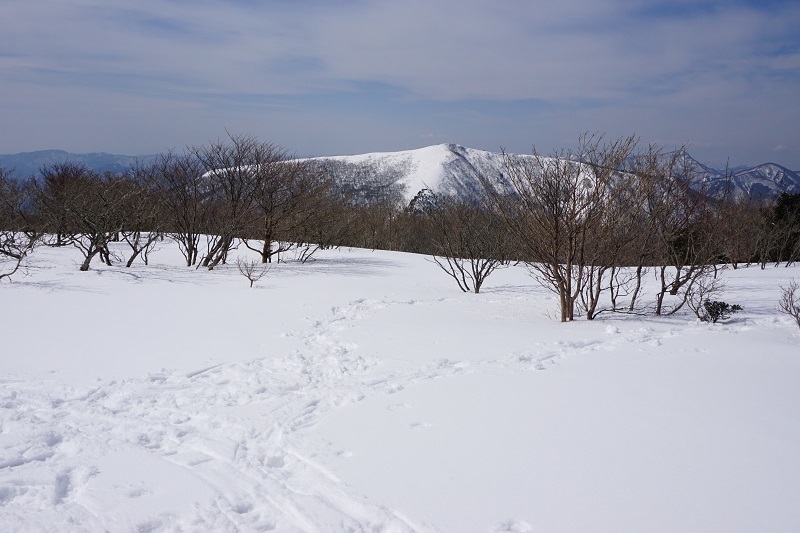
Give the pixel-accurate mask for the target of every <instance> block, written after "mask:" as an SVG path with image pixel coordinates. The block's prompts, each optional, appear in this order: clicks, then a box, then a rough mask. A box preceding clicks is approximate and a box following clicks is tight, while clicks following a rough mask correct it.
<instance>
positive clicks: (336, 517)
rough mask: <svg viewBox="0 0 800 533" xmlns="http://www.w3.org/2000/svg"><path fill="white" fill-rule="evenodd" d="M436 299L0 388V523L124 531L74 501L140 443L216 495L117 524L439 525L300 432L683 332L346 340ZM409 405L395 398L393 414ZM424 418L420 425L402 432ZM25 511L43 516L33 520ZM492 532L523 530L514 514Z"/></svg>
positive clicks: (243, 527)
mask: <svg viewBox="0 0 800 533" xmlns="http://www.w3.org/2000/svg"><path fill="white" fill-rule="evenodd" d="M436 301H438V300H431V301H428V302H425V301H420V300H416V301H413V300H412V301H388V300H381V301H378V300H364V299H362V300H356V301H353V302H351V303H350V304H348V305H346V306H343V307H334V308H332V309H331V312H330V315H329V316H326V317H323V318H320V319H310V321H311V326H310V327H308V328H307V329H305V330H303V331H300V332H295V333H288V334H287V335H291V336H296V337H300V338H301V340H302V343H303V348H301V349H298V350H296V351H294V352H292V353H290V354H288V355H287V356H285V357H265V358H259V359H254V360H251V361H248V362H242V363H231V364H221V365H216V366H211V367H207V368H201V369H198V370H196V371H194V372H190V373H183V374H180V373H176V372H168V371H163V372H161V373H156V374H150V375H148V376H147V377H144V378H138V379H128V380H120V381H109V382H106V383H100V384H98V386H97V387H95V388H91V389H76V388H72V387H68V386H63V385H55V384H54V383H52V382H43V381H42V382H35V381H5V382H2V383H0V454H2V455H0V523H5V524H7V525H11V526H12V528H13V526H14V525H17V526H20V527H22V528H24V529H26V530H30V529H36V528H39V529H41V530H45V529H48V528H52V527H53V526H54V525H57V526H58V528H59V529H64V530H75V528H76V527H77V528H79V530H89V531H94V530H106V529H119V527H118V526H119V523H118V522H114V520H115V518H116V517H114V516H109V513H108V510H107V509H102V508H93V506H92V499H91V498H86V497H82V496H84V495H85V490H86V486H87V482H88V481H89V480H90V479H91V478H92V477H93V476H96V475H97V474H98V473H99V472H100V471H101V468H100V466H99V464H100V463H101V462H102V458H103V457H104V456H107V455H109V454H114V453H133V452H135V453H138V454H141V453H144V454H146V455H147V456H148V457H150V459H151V460H154V461H166V462H168V463H170V464H171V465H174V466H175V467H178V468H180V469H182V470H184V471H185V472H187V473H188V474H189V475H191V476H193V478H194V479H196V481H197V484H198V485H199V486H203V487H205V488H207V489H209V490H211V491H213V494H214V499H213V500H212V501H213V504H212V505H210V506H209V505H205V506H203V505H200V504H194V508H193V512H192V513H190V514H189V515H180V516H171V515H165V516H160V517H159V518H158V519H157V520H154V519H152V518H149V519H147V520H142V521H140V522H135V521H134V522H131V523H129V524H126V526H127V527H128V528H129V529H130V530H134V531H140V532H157V531H210V530H214V531H270V530H278V531H298V530H300V531H309V532H314V531H319V532H326V531H354V532H355V531H376V532H377V531H387V532H388V531H398V532H401V531H430V530H435V528H434V527H431V526H428V525H426V524H421V523H416V522H414V521H413V520H412V519H409V518H406V517H405V516H404V515H403V514H402V510H394V509H391V508H387V507H384V506H381V505H380V502H372V501H369V500H368V499H367V498H366V497H365V496H363V495H360V494H357V493H354V492H353V491H352V490H350V489H349V488H348V486H347V485H346V484H344V483H342V482H341V481H340V480H339V479H338V478H337V477H336V476H335V475H334V474H333V473H331V472H330V471H328V470H326V469H325V468H324V467H323V466H321V464H320V462H318V461H316V460H315V458H314V455H315V452H314V447H313V446H312V445H310V444H309V443H308V442H307V439H305V438H304V435H303V430H304V429H306V428H309V427H311V426H313V425H315V424H316V423H317V422H318V421H319V420H320V419H321V418H322V417H324V416H326V414H328V413H330V412H332V411H333V410H335V409H337V408H338V407H340V406H343V405H346V404H349V403H352V402H358V401H360V400H362V399H364V398H365V397H367V396H371V395H376V394H392V393H395V392H398V391H401V390H403V389H404V388H405V387H408V386H411V385H413V384H414V383H418V382H421V381H426V380H433V379H441V378H449V377H454V376H458V375H459V374H462V373H469V372H482V371H488V370H491V369H508V368H511V369H520V370H532V371H535V370H543V369H546V368H547V367H548V366H550V365H554V364H556V363H557V361H558V360H559V358H562V357H565V356H570V357H572V356H576V355H580V354H583V353H587V352H590V351H594V350H605V349H614V346H615V345H618V344H621V343H646V344H652V345H658V344H659V343H660V341H661V339H662V338H664V337H669V336H673V335H676V334H678V333H677V330H674V329H673V330H669V331H660V332H657V331H654V330H652V329H650V328H642V329H640V330H635V331H630V332H626V333H620V332H619V331H618V330H617V329H616V328H615V327H613V326H609V328H608V329H607V331H606V333H607V334H608V337H607V339H605V340H590V341H572V342H557V343H552V344H550V345H546V344H541V345H539V346H535V347H534V348H533V349H531V350H530V351H527V352H525V353H512V354H501V356H500V357H499V358H497V359H492V360H485V361H452V360H448V359H440V360H437V361H434V362H433V363H428V364H425V365H421V366H419V367H417V368H402V369H400V370H398V369H394V370H389V371H387V370H386V369H385V368H382V361H381V359H379V358H378V357H371V356H369V355H365V354H361V353H359V350H358V347H357V346H355V345H353V344H349V343H347V342H345V341H344V340H343V339H342V338H341V337H342V335H341V333H342V332H344V331H346V330H348V329H350V328H354V327H357V323H358V322H359V321H360V320H362V319H364V318H365V317H369V316H371V315H373V314H374V313H375V312H377V311H379V310H380V309H383V308H387V307H390V306H397V305H430V304H434V303H435V302H436ZM681 332H682V333H686V331H684V330H682V331H681ZM405 407H408V406H407V405H405V404H400V403H398V404H396V405H394V406H392V407H391V409H403V408H405ZM253 413H256V414H255V415H254V414H253ZM428 427H429V424H426V423H424V422H420V423H417V424H412V426H410V427H409V429H413V430H418V431H425V430H426V429H427V428H428ZM23 435H24V438H22V436H23ZM328 452H330V450H328ZM232 480H235V482H234V481H232ZM117 489H118V490H120V488H119V487H118V488H117ZM152 490H153V487H149V486H147V485H146V484H143V485H142V486H132V487H127V488H125V490H124V491H123V493H124V494H125V495H126V497H127V498H129V499H131V500H136V499H137V498H141V497H143V496H146V495H148V494H151V493H152ZM30 509H39V511H38V512H37V513H35V514H33V515H32V514H31V513H30ZM114 524H116V525H114ZM494 530H495V531H528V530H529V526H528V524H527V523H526V522H524V521H510V522H508V523H507V524H500V525H496V526H495V528H494Z"/></svg>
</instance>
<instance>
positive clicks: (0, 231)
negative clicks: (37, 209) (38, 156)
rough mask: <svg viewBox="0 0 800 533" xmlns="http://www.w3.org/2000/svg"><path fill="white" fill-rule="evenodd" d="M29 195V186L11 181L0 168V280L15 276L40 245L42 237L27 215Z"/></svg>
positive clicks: (8, 172) (8, 173)
mask: <svg viewBox="0 0 800 533" xmlns="http://www.w3.org/2000/svg"><path fill="white" fill-rule="evenodd" d="M29 193H30V187H29V184H23V183H20V182H19V181H17V180H15V179H13V178H11V171H9V170H6V169H4V168H2V167H0V280H3V279H7V278H10V277H11V276H13V275H14V274H16V273H17V271H19V269H20V267H21V266H22V263H23V261H24V260H25V258H26V257H28V256H29V255H30V254H31V253H32V252H33V250H34V248H35V247H36V246H38V245H39V244H40V243H41V238H42V234H41V232H40V231H39V230H38V229H37V228H35V226H34V225H33V220H32V218H33V217H32V214H31V213H30V212H29V203H30V194H29Z"/></svg>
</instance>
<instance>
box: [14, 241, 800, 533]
mask: <svg viewBox="0 0 800 533" xmlns="http://www.w3.org/2000/svg"><path fill="white" fill-rule="evenodd" d="M50 253H51V257H50V258H49V260H50V261H52V260H53V257H56V258H57V259H58V258H60V256H58V253H57V252H50ZM60 253H63V252H60ZM330 254H331V257H332V259H331V260H330V261H329V262H325V261H323V260H321V261H320V262H319V264H318V265H316V266H315V265H314V264H310V265H303V266H297V267H295V270H294V271H293V270H292V267H291V266H287V268H286V269H284V270H283V271H282V270H281V268H282V267H277V268H275V269H274V272H273V273H272V274H271V276H274V277H275V278H276V279H275V280H274V281H273V283H274V285H273V286H267V287H265V288H263V289H261V290H255V291H250V290H248V289H246V282H245V281H244V280H243V279H242V278H237V276H238V274H236V273H235V272H234V271H233V270H229V271H227V272H226V271H224V270H223V271H222V273H218V272H215V273H213V276H216V277H213V278H212V279H213V280H214V281H213V282H211V283H210V285H209V284H208V283H209V282H208V280H207V279H205V280H204V278H202V277H201V276H202V275H203V273H202V272H185V271H182V270H181V269H179V268H177V267H163V269H162V270H161V271H159V270H158V269H154V270H149V269H148V267H141V268H139V269H138V270H134V271H133V272H132V273H129V272H127V271H125V270H124V269H118V270H112V269H108V270H106V271H104V272H96V273H94V274H93V273H88V274H80V276H82V277H76V275H75V274H73V273H72V272H71V271H68V269H69V268H70V267H71V265H69V264H68V262H66V264H62V265H58V264H57V266H56V269H55V270H56V271H55V272H54V271H51V270H49V269H48V268H46V267H42V270H41V271H37V270H36V269H32V271H31V274H30V276H28V277H27V278H23V279H22V280H20V281H18V282H15V283H14V285H12V286H7V287H3V288H2V289H3V290H4V291H6V294H7V295H9V299H8V301H10V302H15V301H20V302H21V301H22V300H23V299H33V300H36V299H37V298H39V299H41V300H40V303H41V302H48V301H50V300H53V299H55V300H56V301H58V300H57V298H56V294H61V295H64V294H65V293H69V294H71V296H69V297H68V298H67V300H68V301H69V302H70V303H72V304H75V305H76V306H78V307H80V306H82V305H84V304H86V303H87V302H85V301H81V300H80V298H82V296H79V295H84V294H89V296H88V298H89V300H90V301H96V302H106V303H108V304H113V302H115V301H117V300H116V299H118V298H121V299H122V300H126V293H125V292H124V289H120V288H119V287H120V286H124V287H130V285H131V283H133V284H134V285H136V289H135V290H138V291H144V292H146V294H147V296H148V297H147V298H143V299H142V300H141V302H139V303H138V305H139V307H138V311H139V312H143V313H147V314H150V315H152V316H150V317H149V318H148V319H144V318H142V319H141V320H140V321H139V322H138V323H137V322H135V321H131V320H124V321H123V322H122V323H121V324H119V323H118V324H119V325H118V327H117V328H116V329H113V328H111V327H110V326H109V324H110V323H111V322H109V324H105V323H103V320H104V319H103V318H102V317H101V316H99V315H100V313H102V312H103V311H102V309H96V310H94V311H84V312H86V313H87V314H88V316H89V317H94V320H89V321H87V322H86V324H87V326H86V327H87V331H86V332H83V333H81V332H79V331H74V330H73V329H71V328H72V324H70V323H69V319H68V318H65V319H64V320H65V321H66V322H67V324H66V325H62V326H63V327H64V328H66V330H70V331H74V333H75V336H74V337H73V338H65V337H63V336H62V338H61V340H60V346H61V350H60V352H59V353H57V354H50V355H46V354H45V355H42V353H41V352H42V351H44V348H41V347H42V346H45V345H46V344H45V343H46V342H47V341H46V339H35V338H33V337H31V335H33V334H35V331H36V328H34V327H33V325H31V323H30V322H26V321H25V320H24V319H23V318H22V317H20V314H19V313H16V314H15V313H14V312H13V311H12V310H11V309H6V310H5V314H4V315H3V318H4V320H5V322H4V323H6V324H9V325H10V326H11V327H10V328H9V331H16V332H18V334H19V335H18V336H15V340H14V341H12V343H11V346H10V348H11V349H12V350H11V352H7V355H5V356H4V358H5V361H6V363H7V364H6V368H7V369H12V370H9V371H7V372H4V373H3V374H2V375H0V380H2V381H1V382H0V523H2V524H6V525H7V527H8V528H9V530H14V531H37V530H40V531H54V530H63V531H105V530H108V531H149V532H156V531H319V532H328V531H532V530H540V529H541V530H543V531H560V530H571V529H572V530H574V529H575V528H576V527H577V528H578V529H581V530H586V528H587V527H588V528H589V529H590V530H599V531H625V530H630V531H633V530H636V529H637V528H639V527H642V526H645V525H648V524H649V525H650V526H651V527H648V529H649V530H654V531H657V530H664V531H670V530H675V528H678V529H681V530H684V531H685V530H691V529H694V530H697V531H702V530H708V529H709V528H711V529H718V528H722V529H725V530H728V531H736V530H740V531H748V530H754V529H753V528H756V529H769V530H773V531H790V530H792V529H793V526H796V525H798V524H800V512H798V511H797V509H796V506H795V505H794V504H793V502H796V500H797V498H798V496H800V482H798V481H797V476H796V475H793V474H792V472H794V474H796V473H797V472H798V466H800V461H799V460H798V459H797V458H796V457H795V456H796V453H795V450H796V447H797V445H798V444H800V428H798V424H797V421H798V420H800V418H798V416H797V415H798V407H797V406H798V403H799V402H797V400H798V399H800V398H798V393H797V392H796V382H797V378H798V377H800V349H798V341H800V335H798V333H797V332H796V331H795V330H793V329H791V324H789V323H788V321H787V320H784V319H782V318H781V317H780V316H779V315H777V314H776V313H775V312H773V311H771V310H770V309H769V302H770V300H769V298H772V297H774V296H775V291H776V289H777V283H776V279H780V280H783V279H784V278H777V276H778V275H779V274H780V275H781V276H784V277H785V276H786V275H787V274H788V273H791V272H797V270H796V269H795V270H793V271H781V272H779V273H777V271H771V272H766V273H761V272H758V271H755V269H753V270H752V271H751V272H749V273H748V274H747V275H746V276H742V275H741V274H739V273H737V275H738V276H740V278H741V279H742V282H741V283H739V284H738V285H737V286H736V287H732V290H731V292H732V293H734V294H736V295H737V296H738V297H739V298H740V299H738V300H734V301H736V302H741V303H743V304H744V305H745V309H746V310H752V311H751V314H750V315H748V316H747V317H744V318H742V319H740V320H737V321H735V322H732V323H730V324H727V325H722V324H720V325H717V326H714V327H712V326H709V325H705V324H697V323H696V322H694V321H692V320H690V319H689V318H688V317H686V316H684V317H682V318H678V319H671V320H658V321H656V320H648V319H641V318H633V317H628V318H625V319H622V320H620V319H616V318H610V319H608V320H606V321H602V320H598V321H596V322H595V323H593V324H592V323H580V324H578V323H575V324H570V325H559V324H557V323H554V322H552V321H551V319H549V318H547V317H546V316H544V314H545V313H546V311H548V310H549V309H548V308H547V305H548V300H549V296H548V295H547V294H546V293H543V292H542V291H541V289H537V288H536V287H535V286H533V285H530V286H529V287H524V286H522V283H524V282H525V281H526V279H525V278H524V277H520V276H519V273H518V272H517V273H511V272H504V273H503V274H504V275H505V276H506V278H503V277H502V276H498V278H499V280H501V282H506V283H504V284H502V285H500V286H499V287H498V288H497V289H495V290H494V291H491V290H487V293H486V294H485V295H481V296H475V295H461V294H459V293H458V292H457V291H455V292H454V289H455V287H454V286H450V284H448V280H447V278H446V277H444V276H442V275H441V274H440V273H438V272H437V271H436V269H435V267H434V266H433V265H430V264H426V263H425V261H424V259H422V258H418V257H414V256H403V255H401V254H382V255H380V257H382V258H383V259H382V260H383V261H384V262H383V263H381V261H376V260H374V259H373V258H374V257H375V255H376V254H370V253H369V252H344V251H343V252H330ZM348 254H349V255H348ZM339 257H345V258H346V260H345V261H343V262H341V263H337V262H336V259H337V258H339ZM62 261H64V260H63V259H62ZM359 261H362V262H361V263H359ZM359 264H360V265H361V266H360V267H359V266H357V265H359ZM337 265H338V266H340V267H343V268H344V267H345V266H349V268H350V269H351V270H350V271H349V274H348V272H347V271H346V269H345V272H344V274H345V275H344V276H341V277H340V276H337V274H336V267H337ZM354 265H356V266H354ZM364 265H367V267H365V266H364ZM364 268H366V270H364ZM302 269H305V270H302ZM315 269H316V270H315ZM428 269H429V270H428ZM393 271H399V273H397V274H393V273H392V272H393ZM153 272H158V273H159V275H158V276H156V275H155V274H153ZM429 274H430V275H429ZM206 275H207V276H211V274H206ZM88 276H94V279H92V278H89V277H88ZM514 276H516V277H514ZM759 276H761V278H759ZM319 277H323V278H327V279H325V280H324V283H322V286H328V287H329V288H328V291H327V292H325V291H323V292H320V291H319V290H317V289H318V287H316V286H314V282H313V279H317V278H319ZM129 278H133V281H131V279H129ZM157 278H161V279H160V280H159V279H157ZM312 278H313V279H312ZM192 279H196V280H204V281H199V282H197V283H196V285H194V286H193V285H192V283H191V280H192ZM265 279H267V278H265ZM331 279H333V280H334V284H336V285H339V286H338V287H331V286H330V285H331ZM736 279H739V278H736ZM187 280H189V281H187ZM410 280H413V281H410ZM491 281H492V280H490V282H491ZM508 281H511V282H512V283H514V284H512V283H508ZM73 283H74V284H73ZM204 284H205V285H204ZM43 287H44V288H45V289H44V291H48V292H44V291H43V289H42V288H43ZM92 287H95V288H96V290H97V292H96V293H87V292H86V291H87V290H91V288H92ZM173 287H175V288H174V289H173ZM487 289H489V287H487ZM170 290H177V291H178V293H173V294H169V291H170ZM204 290H205V291H206V292H207V291H219V292H218V293H214V294H216V295H217V296H219V297H223V296H222V295H223V294H227V295H228V296H227V297H229V298H232V299H233V300H232V301H235V302H238V303H240V304H241V305H240V306H239V307H238V308H236V307H234V308H227V310H226V308H225V306H224V303H225V302H223V306H222V307H221V308H219V309H215V311H214V312H216V313H219V316H218V317H217V318H215V319H213V320H212V319H207V321H205V322H204V319H202V318H199V317H197V313H191V312H189V313H186V314H185V315H184V316H176V315H174V313H172V311H174V310H172V309H170V308H169V305H168V304H167V303H166V299H167V298H170V299H172V298H175V297H176V296H177V295H178V294H180V295H186V294H189V293H192V294H194V293H198V292H199V293H202V292H203V291H204ZM736 291H738V292H736ZM156 293H157V294H164V293H167V294H166V295H165V296H164V298H165V301H164V302H163V303H164V305H163V306H159V305H158V304H159V301H155V302H153V300H152V297H153V295H154V294H156ZM765 293H767V294H765ZM231 295H232V296H231ZM290 295H293V298H294V299H295V304H296V305H295V307H294V308H291V306H290V305H288V302H287V305H286V306H285V309H284V310H283V311H282V310H281V309H280V307H281V306H280V305H278V306H277V307H278V309H274V307H275V304H273V308H270V309H271V310H272V311H271V312H273V313H274V314H273V315H269V316H265V317H262V318H259V317H258V315H256V316H253V313H252V309H251V308H250V307H248V306H251V305H252V304H253V302H254V301H256V300H254V298H258V299H260V300H264V299H276V298H287V297H291V296H290ZM348 295H355V296H359V295H364V297H363V298H361V297H359V298H356V299H352V298H350V297H348ZM406 295H408V297H404V296H406ZM128 296H129V297H130V296H131V295H130V294H128ZM212 296H213V294H212ZM15 299H16V300H15ZM134 299H135V298H134ZM198 299H199V300H206V299H208V294H202V295H201V296H199V297H198ZM260 300H259V301H260ZM298 301H299V302H303V303H301V304H297V302H298ZM330 302H339V303H336V304H335V305H333V306H331V305H330ZM88 303H91V302H88ZM34 304H36V301H34V302H32V303H31V304H30V305H34ZM11 307H12V308H13V305H12V306H11ZM108 307H110V305H109V306H106V308H108ZM134 307H136V306H134ZM18 308H19V307H18ZM190 309H191V307H190ZM50 312H52V313H53V317H55V316H59V315H61V314H63V313H65V312H68V309H60V310H57V312H56V311H52V310H51V311H50ZM306 312H308V313H306ZM43 313H44V314H45V315H47V313H48V311H43ZM245 315H246V317H244V316H245ZM277 315H286V316H284V317H283V321H281V319H279V318H278V316H277ZM14 317H17V318H14ZM123 318H124V317H123ZM212 318H213V317H212ZM264 318H271V319H272V320H271V321H270V322H271V323H270V324H267V323H263V324H262V325H261V327H260V328H259V326H257V324H259V323H260V322H262V320H263V319H264ZM148 321H150V322H149V323H148ZM161 321H165V322H168V321H172V322H173V323H174V324H175V327H174V328H173V329H172V333H170V334H164V333H163V332H162V333H158V332H155V331H154V332H153V334H152V335H150V334H148V333H147V328H148V327H151V328H152V327H153V324H158V323H160V322H161ZM92 324H93V325H94V326H95V329H91V327H92ZM148 324H149V325H148ZM292 325H294V326H295V327H284V326H292ZM62 326H58V325H54V324H52V323H49V322H47V321H45V322H44V323H42V324H39V327H40V328H42V331H41V333H39V334H40V335H47V333H46V332H47V331H48V328H50V330H49V331H50V333H51V334H56V335H57V333H58V331H59V330H58V328H59V327H62ZM143 328H144V330H145V331H144V333H143V334H142V329H143ZM568 328H571V329H568ZM131 329H134V330H138V333H140V335H138V336H136V337H135V341H133V342H135V344H136V350H134V351H133V352H129V353H133V354H135V353H136V352H140V353H141V354H142V358H143V359H145V360H146V362H145V364H148V365H150V367H151V368H150V370H149V371H147V372H140V371H139V369H138V367H136V365H135V363H130V364H132V365H133V366H129V367H126V366H125V364H128V363H126V362H115V361H114V359H115V357H117V355H116V354H119V353H120V352H121V351H122V350H121V349H119V348H118V347H119V345H120V344H121V343H125V344H126V345H127V344H128V343H129V342H131V341H130V340H129V339H130V337H129V336H128V335H126V333H128V332H129V331H130V330H131ZM795 329H796V328H795ZM187 332H190V335H191V336H195V337H200V338H201V339H202V338H208V337H214V341H213V342H212V343H211V344H212V345H213V346H216V347H217V348H216V349H218V348H219V346H228V347H229V350H230V353H229V354H227V355H225V356H224V357H222V358H216V359H213V360H212V359H208V360H206V359H205V358H203V357H201V356H199V355H198V356H197V357H198V360H202V361H203V364H197V362H196V361H195V360H194V358H192V357H186V354H185V353H184V354H176V353H174V352H179V351H181V346H182V345H183V346H186V345H187V341H186V339H185V335H186V333H187ZM57 336H58V335H57ZM26 339H27V340H26ZM188 344H189V345H190V346H192V347H194V349H195V351H197V350H198V348H197V347H198V346H204V345H205V344H204V343H200V344H192V343H191V342H189V343H188ZM37 346H38V347H39V348H38V349H37ZM82 351H83V352H89V353H87V354H86V357H87V358H88V359H90V360H92V358H93V357H96V356H98V354H100V353H105V355H106V357H107V358H108V361H106V362H105V363H99V364H98V368H95V369H93V370H97V372H96V374H99V376H98V377H96V378H91V376H92V375H93V374H89V375H88V376H87V375H86V371H85V370H78V371H77V372H74V374H73V375H75V374H79V375H80V377H81V379H78V378H70V377H69V373H68V372H67V371H66V370H63V371H60V370H55V371H54V370H52V369H49V367H53V368H62V369H63V368H64V366H69V360H71V359H74V360H76V361H75V365H76V366H78V367H79V368H80V362H79V361H77V359H79V358H81V357H82ZM153 352H155V353H156V354H157V355H158V357H156V358H152V353H153ZM146 353H149V354H150V355H149V356H146V355H145V354H146ZM131 356H132V355H128V357H131ZM148 357H150V358H152V360H148ZM25 358H30V359H32V360H33V362H29V363H26V362H24V361H18V360H17V359H25ZM12 359H13V361H12ZM64 360H66V363H67V364H66V365H63V363H64V362H65V361H64ZM154 362H157V363H158V364H159V366H153V364H154ZM206 363H207V364H206ZM26 365H28V366H26ZM62 365H63V366H62ZM35 368H39V373H38V375H37V373H36V372H35V371H34V370H32V369H35ZM551 369H552V372H550V371H549V370H551ZM542 370H548V372H541V371H542ZM48 374H51V375H48ZM61 374H64V375H65V376H66V378H65V377H62V378H61V379H58V378H59V376H60V375H61ZM709 424H711V427H709ZM714 448H716V449H714ZM457 478H458V480H457ZM456 480H457V482H456ZM637 484H638V485H637ZM595 491H596V492H595ZM714 491H716V493H714ZM707 492H708V493H707ZM659 500H661V501H659ZM698 500H700V501H698ZM743 506H744V507H743ZM748 506H749V508H748ZM579 510H580V511H582V512H583V513H584V514H585V516H584V517H580V516H574V513H576V512H578V511H579ZM687 526H688V527H687ZM691 526H694V527H693V528H692V527H691ZM4 527H6V526H4Z"/></svg>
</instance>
